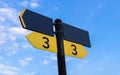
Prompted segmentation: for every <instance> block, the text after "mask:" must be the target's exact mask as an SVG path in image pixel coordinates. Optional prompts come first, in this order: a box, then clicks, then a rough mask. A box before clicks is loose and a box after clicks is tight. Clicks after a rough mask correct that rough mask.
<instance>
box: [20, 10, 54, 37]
mask: <svg viewBox="0 0 120 75" xmlns="http://www.w3.org/2000/svg"><path fill="white" fill-rule="evenodd" d="M19 18H20V21H21V24H22V26H23V28H25V29H29V30H32V31H36V32H40V33H44V34H47V35H50V36H54V32H53V20H52V19H51V18H49V17H46V16H43V15H41V14H38V13H35V12H33V11H30V10H28V9H23V11H22V12H21V14H20V16H19Z"/></svg>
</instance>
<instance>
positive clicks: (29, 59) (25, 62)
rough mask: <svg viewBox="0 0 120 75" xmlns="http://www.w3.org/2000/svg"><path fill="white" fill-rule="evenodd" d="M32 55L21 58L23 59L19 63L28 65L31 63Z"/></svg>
mask: <svg viewBox="0 0 120 75" xmlns="http://www.w3.org/2000/svg"><path fill="white" fill-rule="evenodd" d="M32 59H33V58H32V57H28V58H25V59H21V60H19V64H20V65H21V66H23V67H24V66H27V65H29V63H30V62H31V61H32Z"/></svg>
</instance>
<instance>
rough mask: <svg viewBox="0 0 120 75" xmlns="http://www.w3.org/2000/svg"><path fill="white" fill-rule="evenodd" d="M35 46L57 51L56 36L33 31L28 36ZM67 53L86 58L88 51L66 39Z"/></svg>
mask: <svg viewBox="0 0 120 75" xmlns="http://www.w3.org/2000/svg"><path fill="white" fill-rule="evenodd" d="M26 38H27V39H28V40H29V42H30V43H31V44H32V45H33V47H35V48H38V49H42V50H46V51H50V52H55V53H57V44H56V38H55V37H51V36H48V35H45V34H42V33H38V32H32V33H30V34H28V35H27V36H26ZM64 50H65V54H66V55H68V56H73V57H77V58H85V56H86V55H87V54H88V52H87V51H86V50H85V48H84V47H83V46H82V45H80V44H76V43H73V42H69V41H66V40H64Z"/></svg>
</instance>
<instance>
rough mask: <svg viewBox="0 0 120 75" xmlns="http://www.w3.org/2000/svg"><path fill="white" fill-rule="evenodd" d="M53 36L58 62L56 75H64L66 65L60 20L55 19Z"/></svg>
mask: <svg viewBox="0 0 120 75" xmlns="http://www.w3.org/2000/svg"><path fill="white" fill-rule="evenodd" d="M54 25H55V34H56V39H57V48H58V52H57V60H58V75H66V63H65V54H64V42H63V39H64V29H63V24H62V21H61V20H60V19H56V20H55V22H54Z"/></svg>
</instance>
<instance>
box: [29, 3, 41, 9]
mask: <svg viewBox="0 0 120 75" xmlns="http://www.w3.org/2000/svg"><path fill="white" fill-rule="evenodd" d="M30 6H31V7H32V8H37V7H39V6H40V5H39V4H38V3H37V2H31V3H30Z"/></svg>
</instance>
